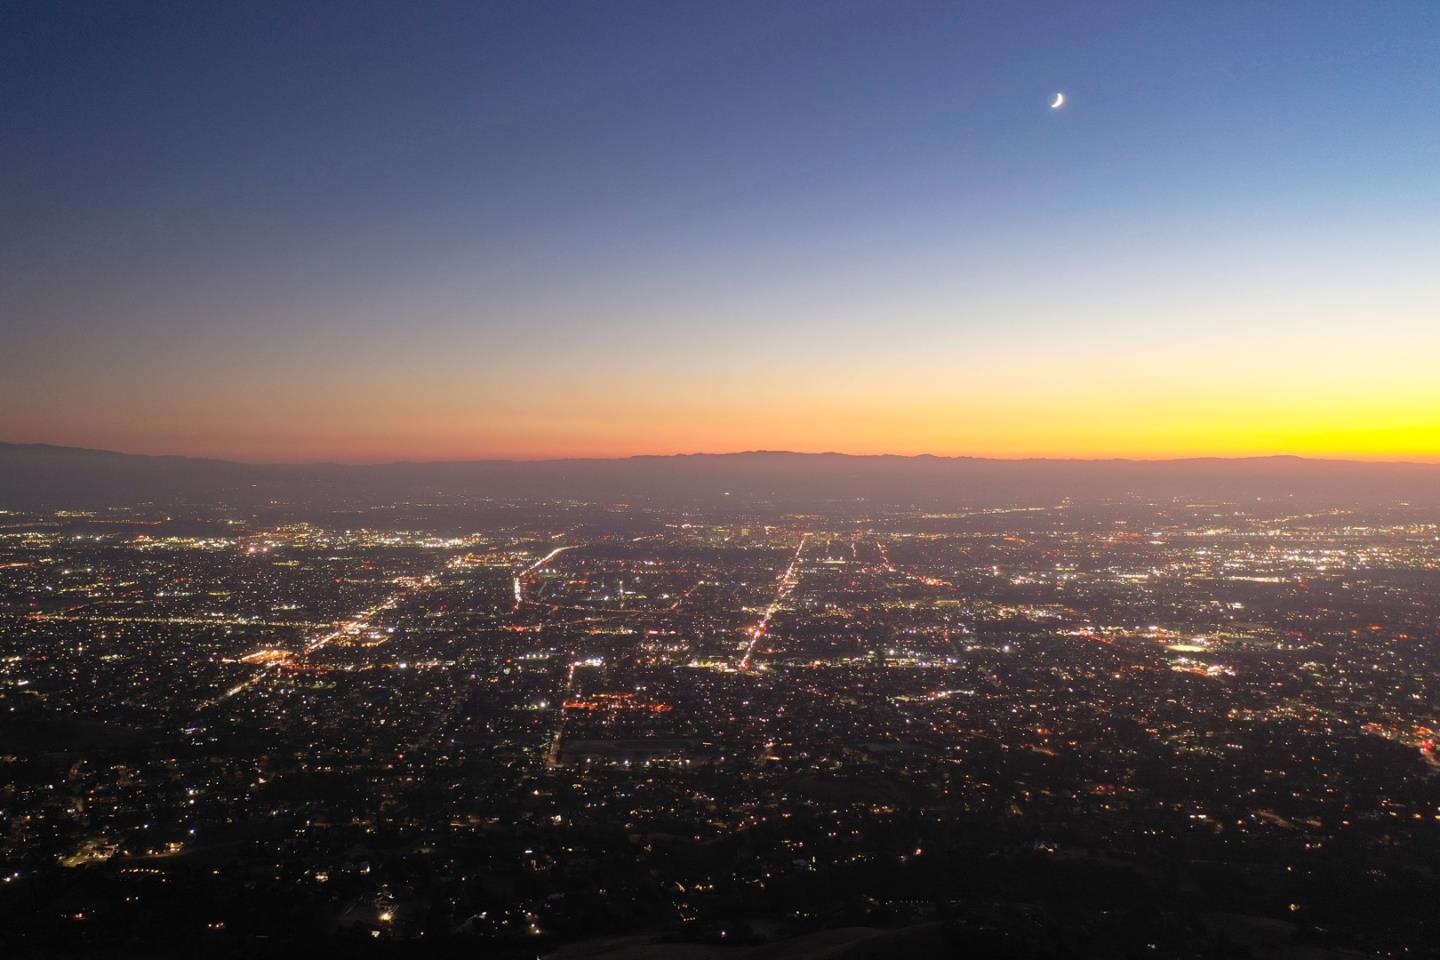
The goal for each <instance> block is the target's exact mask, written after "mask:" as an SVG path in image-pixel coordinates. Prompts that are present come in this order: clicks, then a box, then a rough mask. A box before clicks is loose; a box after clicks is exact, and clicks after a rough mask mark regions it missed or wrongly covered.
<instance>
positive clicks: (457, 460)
mask: <svg viewBox="0 0 1440 960" xmlns="http://www.w3.org/2000/svg"><path fill="white" fill-rule="evenodd" d="M0 446H8V447H41V448H47V449H52V450H65V451H71V452H76V453H99V454H108V455H113V456H122V457H149V458H156V459H182V460H209V461H214V462H220V463H231V464H236V465H243V466H256V467H320V466H336V467H384V466H401V465H415V466H427V465H443V464H463V463H515V464H527V463H533V464H543V463H565V462H574V461H586V462H616V463H619V462H622V461H626V460H647V459H648V460H666V459H680V458H691V457H743V456H791V457H846V458H850V459H857V460H860V459H891V460H971V461H974V460H978V461H987V462H993V463H1074V464H1083V463H1094V464H1102V463H1133V464H1166V463H1195V462H1202V461H1221V462H1232V463H1240V462H1245V461H1258V460H1298V461H1304V462H1307V463H1353V464H1364V465H1369V466H1396V467H1406V466H1415V467H1440V453H1437V454H1436V456H1435V457H1434V458H1432V459H1425V458H1417V459H1398V458H1393V457H1384V456H1364V455H1362V454H1348V455H1346V454H1331V455H1316V454H1304V453H1290V452H1273V453H1191V454H1183V455H1182V454H1175V455H1168V456H1141V455H1134V454H1097V455H1093V456H1082V455H1067V454H1058V453H1057V454H1046V453H1036V454H1025V455H1009V456H1007V455H997V454H985V453H935V452H928V451H927V452H920V453H896V452H888V451H882V452H875V451H851V450H833V449H830V450H826V449H818V450H800V449H793V448H771V447H747V448H743V449H732V450H675V451H669V452H645V451H636V452H629V453H616V454H596V453H574V454H554V455H541V456H504V455H498V454H497V455H488V456H487V455H482V454H470V455H459V456H432V457H415V456H378V457H363V456H360V457H354V458H337V457H320V458H316V459H308V460H307V459H287V458H251V457H246V456H243V455H234V454H209V453H176V452H170V451H152V450H134V449H132V450H124V449H119V448H117V447H108V446H86V445H80V444H66V443H54V442H51V441H44V440H7V439H0Z"/></svg>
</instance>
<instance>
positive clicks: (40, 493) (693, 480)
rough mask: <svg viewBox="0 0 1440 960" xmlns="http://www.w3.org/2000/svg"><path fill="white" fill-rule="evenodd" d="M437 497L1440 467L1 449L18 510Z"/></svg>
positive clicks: (1352, 496) (1366, 495)
mask: <svg viewBox="0 0 1440 960" xmlns="http://www.w3.org/2000/svg"><path fill="white" fill-rule="evenodd" d="M437 495H439V496H460V495H469V496H493V497H566V498H578V499H592V500H607V501H608V500H616V499H634V500H637V501H643V500H656V501H666V502H688V501H695V502H704V501H712V500H717V499H718V498H721V497H727V496H734V497H737V498H740V499H743V500H764V501H773V502H776V503H781V504H784V505H787V506H793V507H803V505H804V504H805V502H806V501H815V502H830V501H834V500H844V499H852V500H867V501H875V502H877V503H884V504H893V505H907V504H908V505H916V506H936V505H944V504H947V503H1008V502H1016V503H1018V502H1036V501H1042V502H1049V501H1053V500H1054V499H1056V498H1063V497H1073V498H1092V497H1114V496H1125V495H1142V496H1202V497H1203V496H1224V497H1235V496H1299V497H1303V498H1305V499H1307V500H1308V499H1312V498H1313V499H1316V500H1331V501H1336V502H1363V501H1371V500H1383V501H1392V500H1409V501H1414V502H1416V503H1427V504H1428V503H1440V464H1433V463H1406V462H1388V463H1381V462H1369V461H1354V460H1318V459H1317V460H1312V459H1306V458H1302V457H1295V456H1274V457H1244V458H1222V457H1201V458H1191V459H1177V460H1127V459H1107V460H1061V459H1045V458H1034V459H1023V460H999V459H987V458H982V457H943V456H935V455H930V454H921V455H917V456H902V455H893V454H881V455H855V454H843V453H792V452H788V451H772V450H755V451H746V452H741V453H694V454H675V455H670V456H657V455H642V456H633V457H624V458H617V459H598V458H570V459H556V460H451V461H429V462H417V461H396V462H393V463H380V464H338V463H294V464H255V463H241V462H235V461H229V460H218V459H207V458H199V457H183V456H170V455H145V454H127V453H117V452H115V451H110V450H92V449H86V448H80V447H62V446H54V445H50V444H35V443H30V444H19V443H0V507H8V508H11V509H15V508H33V507H65V506H77V507H78V506H96V505H121V504H129V503H135V502H141V501H156V502H163V501H192V502H199V501H206V502H209V501H220V500H223V501H226V502H230V501H234V502H236V503H244V502H249V501H257V500H268V499H284V500H294V501H299V502H303V501H308V500H330V499H336V498H338V499H343V500H352V499H362V500H364V499H374V498H377V497H379V498H394V497H417V496H420V497H424V496H437Z"/></svg>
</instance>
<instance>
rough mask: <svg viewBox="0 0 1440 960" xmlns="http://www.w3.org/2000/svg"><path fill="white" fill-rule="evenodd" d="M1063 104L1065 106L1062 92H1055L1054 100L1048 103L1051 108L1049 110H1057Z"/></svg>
mask: <svg viewBox="0 0 1440 960" xmlns="http://www.w3.org/2000/svg"><path fill="white" fill-rule="evenodd" d="M1063 106H1065V94H1063V93H1057V94H1055V102H1054V103H1052V104H1050V109H1051V110H1059V109H1060V108H1061V107H1063Z"/></svg>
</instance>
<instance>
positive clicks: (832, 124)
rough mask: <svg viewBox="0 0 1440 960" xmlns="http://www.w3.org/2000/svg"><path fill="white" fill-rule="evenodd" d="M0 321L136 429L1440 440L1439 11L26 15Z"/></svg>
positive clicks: (0, 369) (73, 439)
mask: <svg viewBox="0 0 1440 960" xmlns="http://www.w3.org/2000/svg"><path fill="white" fill-rule="evenodd" d="M1057 91H1063V92H1064V93H1065V95H1066V97H1067V98H1068V103H1067V104H1066V105H1065V106H1064V107H1063V108H1062V109H1059V110H1051V109H1050V108H1049V103H1050V101H1051V100H1052V99H1053V97H1054V95H1055V94H1056V92H1057ZM0 332H3V348H0V439H4V440H12V441H45V442H51V443H63V444H75V445H84V446H96V447H105V448H110V449H118V450H125V451H135V452H151V453H160V452H163V453H184V454H204V455H219V456H228V457H235V458H240V459H253V460H314V459H340V460H360V461H365V460H385V459H395V458H461V457H490V456H503V457H550V456H570V455H598V456H614V455H626V454H632V453H671V452H688V451H699V450H705V451H728V450H741V449H755V448H769V449H793V450H812V451H818V450H840V451H847V452H854V453H879V452H889V453H907V454H908V453H921V452H929V453H937V454H976V455H991V456H1033V455H1040V456H1082V457H1092V456H1096V457H1098V456H1116V455H1119V456H1139V457H1160V456H1190V455H1210V454H1216V455H1248V454H1275V453H1295V454H1305V455H1323V456H1346V457H1351V456H1353V457H1365V458H1387V459H1389V458H1394V459H1440V373H1437V369H1440V4H1437V3H1433V2H1394V3H1369V2H1356V3H1325V2H1304V3H1299V2H1297V3H1264V4H1261V3H1240V2H1235V3H1230V2H1220V3H1201V2H1195V3H1185V4H1181V3H1168V2H1146V3H1120V2H1116V3H1103V4H1088V3H1010V2H1006V3H908V2H893V0H887V2H883V3H882V2H873V3H835V2H827V3H736V2H725V3H719V2H716V3H694V2H675V0H670V2H657V3H639V2H607V3H599V2H591V3H533V2H523V3H513V4H510V3H504V4H502V3H486V2H467V3H454V4H449V3H426V2H415V3H401V2H395V3H383V4H382V3H356V2H344V3H330V4H326V3H295V2H293V0H292V2H285V3H274V4H268V3H253V2H247V3H205V2H189V3H148V2H140V0H135V2H109V3H68V2H46V3H28V2H7V3H3V4H0Z"/></svg>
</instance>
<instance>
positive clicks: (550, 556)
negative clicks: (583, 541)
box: [515, 544, 575, 609]
mask: <svg viewBox="0 0 1440 960" xmlns="http://www.w3.org/2000/svg"><path fill="white" fill-rule="evenodd" d="M574 549H575V546H574V545H573V544H572V545H571V546H568V547H556V548H555V549H554V550H551V551H550V552H549V553H547V554H545V556H543V557H541V558H540V559H539V560H536V561H535V562H534V563H532V564H530V566H528V567H526V568H525V569H524V570H521V571H520V572H519V573H518V574H516V575H515V607H516V609H519V607H520V604H522V603H524V602H525V578H526V577H528V576H529V575H530V574H532V573H534V572H535V571H536V570H539V569H540V568H541V567H543V566H545V564H547V563H549V562H550V561H551V560H554V559H555V558H556V557H558V556H560V554H562V553H564V552H565V551H566V550H574Z"/></svg>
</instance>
